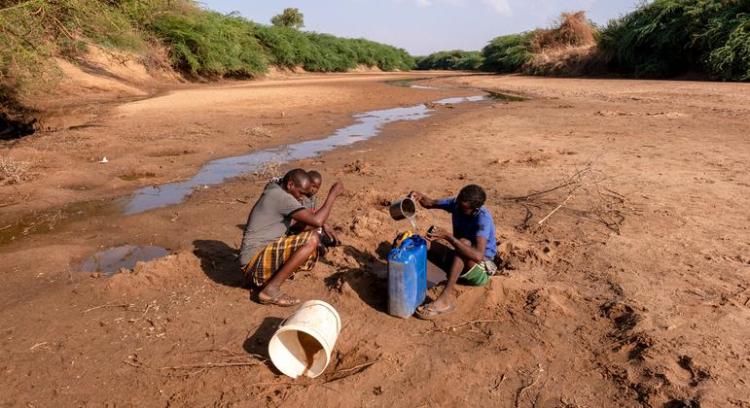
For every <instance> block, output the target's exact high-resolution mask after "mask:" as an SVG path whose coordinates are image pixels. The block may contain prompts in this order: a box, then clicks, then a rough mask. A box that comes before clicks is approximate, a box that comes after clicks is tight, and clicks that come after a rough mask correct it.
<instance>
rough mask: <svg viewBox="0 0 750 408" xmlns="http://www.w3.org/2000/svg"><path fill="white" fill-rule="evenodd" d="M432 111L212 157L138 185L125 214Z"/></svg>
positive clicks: (380, 116) (405, 111) (398, 113)
mask: <svg viewBox="0 0 750 408" xmlns="http://www.w3.org/2000/svg"><path fill="white" fill-rule="evenodd" d="M486 99H487V97H486V96H483V95H479V96H468V97H457V98H446V99H441V100H438V101H435V102H434V105H454V104H460V103H467V102H480V101H484V100H486ZM432 112H434V109H431V108H429V107H428V106H427V105H426V104H420V105H415V106H408V107H400V108H391V109H383V110H375V111H370V112H365V113H362V114H358V115H355V116H354V119H355V123H354V124H353V125H350V126H347V127H344V128H341V129H338V130H337V131H336V132H334V133H333V134H332V135H330V136H328V137H326V138H324V139H317V140H310V141H306V142H300V143H294V144H289V145H285V146H281V147H275V148H269V149H265V150H260V151H256V152H252V153H249V154H245V155H242V156H234V157H227V158H224V159H219V160H214V161H211V162H209V163H207V164H206V165H204V166H203V167H202V168H201V169H200V170H199V171H198V174H196V175H195V176H193V178H191V179H189V180H186V181H181V182H176V183H169V184H163V185H158V186H151V187H146V188H143V189H140V190H138V191H136V192H135V194H134V195H133V196H132V197H131V198H129V199H128V201H127V202H126V203H125V210H124V212H125V214H126V215H132V214H138V213H142V212H145V211H149V210H153V209H156V208H162V207H167V206H170V205H175V204H179V203H181V202H182V201H183V200H184V199H185V198H186V197H187V196H189V195H190V193H192V191H193V190H194V189H196V188H201V187H204V186H211V185H217V184H221V183H223V182H224V181H226V180H227V179H230V178H232V177H237V176H239V175H241V174H245V173H250V172H253V171H257V170H259V169H261V168H262V167H263V166H264V165H266V164H268V163H278V164H282V163H288V162H292V161H297V160H302V159H308V158H311V157H316V156H318V155H320V154H322V153H325V152H328V151H331V150H334V149H336V148H339V147H344V146H349V145H352V144H354V143H357V142H360V141H364V140H368V139H370V138H372V137H374V136H377V135H378V134H380V132H381V131H382V130H383V127H384V126H385V125H387V124H389V123H393V122H400V121H414V120H421V119H425V118H427V117H429V116H430V114H431V113H432Z"/></svg>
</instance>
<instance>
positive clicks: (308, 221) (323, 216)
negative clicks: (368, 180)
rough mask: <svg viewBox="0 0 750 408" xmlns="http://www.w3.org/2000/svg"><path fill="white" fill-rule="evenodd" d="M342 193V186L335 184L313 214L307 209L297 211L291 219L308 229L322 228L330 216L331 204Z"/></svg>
mask: <svg viewBox="0 0 750 408" xmlns="http://www.w3.org/2000/svg"><path fill="white" fill-rule="evenodd" d="M343 192H344V185H343V184H341V183H339V182H337V183H335V184H334V185H333V186H331V190H330V191H329V193H328V197H326V201H325V203H323V206H322V207H320V208H319V209H317V210H315V212H313V211H312V210H310V209H309V208H305V209H302V210H299V211H297V212H295V213H294V214H292V219H293V220H295V221H297V222H300V223H303V224H305V225H307V226H310V227H314V228H320V227H322V226H323V225H324V224H325V223H326V221H327V220H328V217H329V216H330V215H331V209H332V208H333V203H334V202H335V201H336V198H338V196H340V195H341V193H343Z"/></svg>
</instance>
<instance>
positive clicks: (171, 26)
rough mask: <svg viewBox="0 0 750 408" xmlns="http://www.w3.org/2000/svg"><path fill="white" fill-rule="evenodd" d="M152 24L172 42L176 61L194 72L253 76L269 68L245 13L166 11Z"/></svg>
mask: <svg viewBox="0 0 750 408" xmlns="http://www.w3.org/2000/svg"><path fill="white" fill-rule="evenodd" d="M150 28H151V29H152V30H153V31H154V33H155V35H156V36H157V37H158V38H159V39H160V40H162V41H163V42H164V43H165V44H167V45H168V46H169V50H170V57H171V58H172V62H173V64H174V65H175V66H176V67H177V68H178V69H181V70H182V71H185V72H187V73H190V74H192V75H200V76H206V77H220V76H224V75H231V76H253V75H256V74H258V73H262V72H265V71H266V69H267V64H266V58H265V55H264V53H263V49H262V47H261V46H260V44H259V42H258V39H257V38H256V37H255V31H254V26H253V25H252V24H250V23H249V22H248V21H247V20H245V19H243V18H242V17H237V16H228V15H223V14H219V13H214V12H209V11H195V12H189V13H182V14H167V15H164V16H161V17H159V18H157V19H156V20H155V21H154V22H153V23H152V24H151V25H150Z"/></svg>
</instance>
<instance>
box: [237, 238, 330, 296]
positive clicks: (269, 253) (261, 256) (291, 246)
mask: <svg viewBox="0 0 750 408" xmlns="http://www.w3.org/2000/svg"><path fill="white" fill-rule="evenodd" d="M311 234H317V232H315V231H306V232H303V233H301V234H299V235H289V236H284V237H281V238H279V239H278V240H277V241H276V242H272V243H270V244H268V245H267V246H266V247H265V248H263V249H261V250H260V251H259V252H258V253H257V254H255V256H254V257H253V259H252V260H250V262H248V264H247V265H245V267H244V268H242V272H243V273H244V274H245V276H247V277H248V278H250V279H252V281H253V283H254V284H255V286H257V287H261V286H263V285H265V284H266V282H268V280H269V279H271V277H272V276H273V274H274V273H276V271H278V270H279V268H281V266H282V265H284V263H285V262H286V261H287V260H288V259H289V258H290V257H291V256H292V254H293V253H294V252H295V251H297V249H299V248H300V247H302V246H303V245H305V243H307V240H309V239H310V236H311ZM317 261H318V251H317V250H315V251H313V252H312V254H311V255H310V257H309V258H307V261H305V263H304V264H302V266H300V267H299V268H298V269H297V271H311V270H312V269H313V267H314V266H315V262H317ZM295 272H296V271H295Z"/></svg>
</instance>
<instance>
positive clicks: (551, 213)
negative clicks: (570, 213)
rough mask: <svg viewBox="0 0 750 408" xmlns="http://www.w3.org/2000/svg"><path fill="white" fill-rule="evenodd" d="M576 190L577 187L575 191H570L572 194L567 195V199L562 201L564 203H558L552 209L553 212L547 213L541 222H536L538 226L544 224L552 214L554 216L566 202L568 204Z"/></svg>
mask: <svg viewBox="0 0 750 408" xmlns="http://www.w3.org/2000/svg"><path fill="white" fill-rule="evenodd" d="M575 190H577V188H576V189H574V190H573V191H571V192H570V194H568V196H567V197H565V200H563V202H562V203H560V205H558V206H557V207H555V209H554V210H552V211H551V212H550V213H549V214H547V216H546V217H544V218H542V219H541V220H539V222H537V223H536V225H537V226H540V225H542V224H544V222H545V221H547V220H548V219H549V217H551V216H552V215H553V214H554V213H556V212H557V211H558V210H559V209H561V208H563V206H564V205H565V204H567V202H568V200H570V199H571V198H572V197H573V194H574V193H575Z"/></svg>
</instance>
